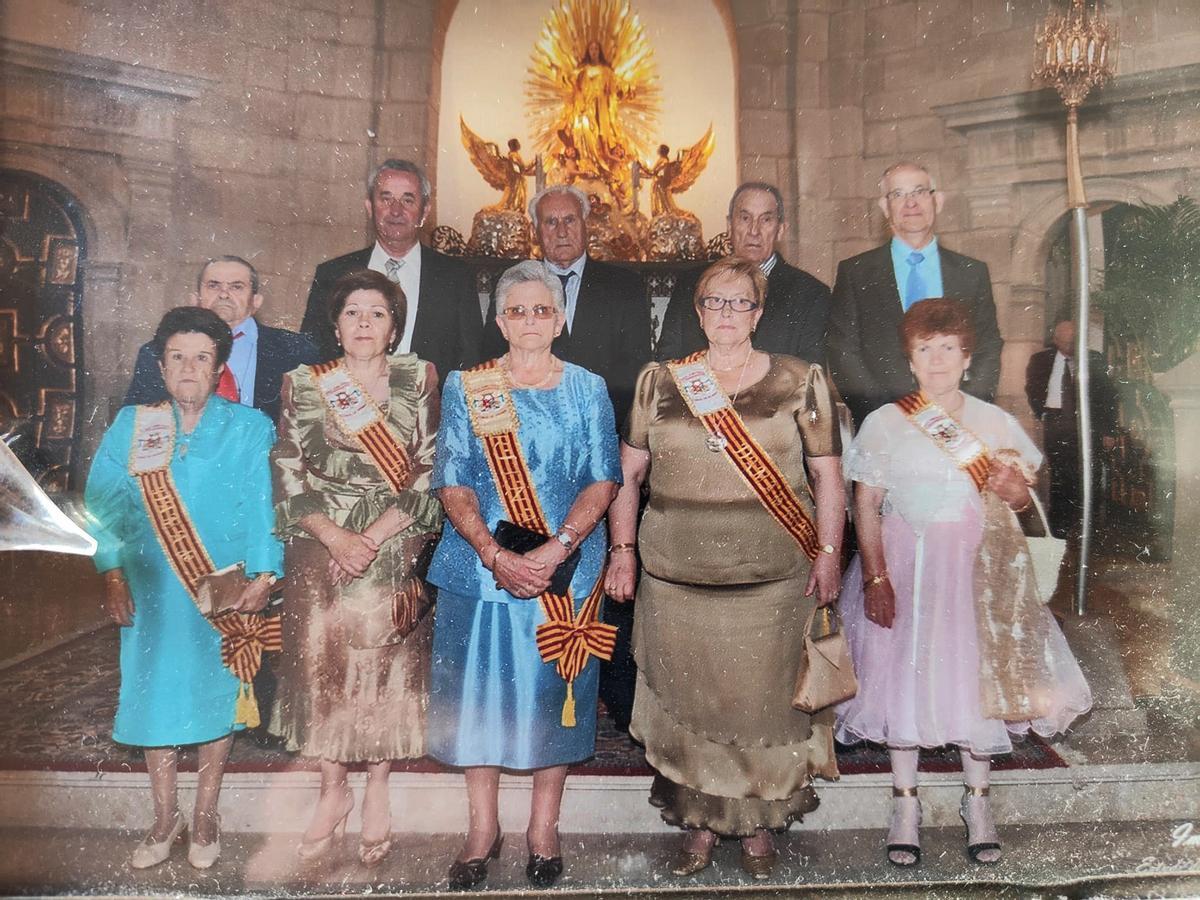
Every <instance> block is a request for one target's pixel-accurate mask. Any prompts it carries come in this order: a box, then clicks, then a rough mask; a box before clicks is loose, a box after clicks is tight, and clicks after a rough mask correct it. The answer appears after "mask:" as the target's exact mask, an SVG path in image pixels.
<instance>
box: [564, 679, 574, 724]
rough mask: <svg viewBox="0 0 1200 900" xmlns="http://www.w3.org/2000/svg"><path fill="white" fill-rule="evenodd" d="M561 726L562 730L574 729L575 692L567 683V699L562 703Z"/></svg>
mask: <svg viewBox="0 0 1200 900" xmlns="http://www.w3.org/2000/svg"><path fill="white" fill-rule="evenodd" d="M562 726H563V728H574V727H575V692H574V690H572V688H571V682H569V681H568V682H567V699H566V700H564V701H563V708H562Z"/></svg>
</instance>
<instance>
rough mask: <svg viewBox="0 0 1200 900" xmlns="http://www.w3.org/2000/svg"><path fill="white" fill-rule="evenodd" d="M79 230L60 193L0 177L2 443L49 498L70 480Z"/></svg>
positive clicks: (49, 185) (72, 206)
mask: <svg viewBox="0 0 1200 900" xmlns="http://www.w3.org/2000/svg"><path fill="white" fill-rule="evenodd" d="M81 222H82V217H81V215H80V209H79V206H78V204H77V203H76V201H75V199H74V198H73V197H71V196H70V195H69V194H68V193H67V192H66V191H65V190H63V189H62V188H61V187H60V186H59V185H57V184H54V183H53V182H50V181H47V180H45V179H43V178H39V177H37V176H35V175H30V174H28V173H25V172H16V171H10V170H5V169H0V434H5V435H6V438H5V439H6V441H7V442H8V443H9V446H10V447H12V449H13V451H14V452H15V453H16V454H17V456H18V458H19V459H20V460H21V462H22V463H24V464H25V466H26V468H28V469H29V470H30V471H31V472H32V473H33V474H34V475H35V476H36V477H37V479H38V481H39V482H40V483H41V484H42V485H43V486H44V487H46V488H47V489H48V490H67V489H69V488H72V487H74V486H75V482H76V475H77V474H78V473H77V472H76V471H75V463H76V460H75V456H76V453H77V446H78V435H79V421H78V418H79V410H80V408H81V407H80V400H81V397H80V388H81V386H82V377H81V376H82V365H81V358H80V341H81V337H82V329H81V320H80V311H81V309H82V304H81V300H82V290H83V287H82V286H83V279H82V269H83V265H82V264H83V259H84V255H85V250H86V248H85V246H84V234H83V231H82V228H81Z"/></svg>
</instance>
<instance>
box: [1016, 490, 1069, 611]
mask: <svg viewBox="0 0 1200 900" xmlns="http://www.w3.org/2000/svg"><path fill="white" fill-rule="evenodd" d="M1029 496H1030V497H1031V498H1032V499H1033V505H1034V508H1036V509H1037V512H1038V518H1040V519H1041V520H1042V532H1043V535H1044V536H1043V537H1031V536H1030V535H1025V542H1026V543H1027V544H1028V545H1029V555H1030V557H1032V559H1033V580H1034V581H1035V582H1037V592H1038V596H1039V597H1041V598H1042V602H1043V603H1049V602H1050V598H1051V597H1053V596H1054V589H1055V588H1056V587H1058V570H1059V568H1060V567H1061V566H1062V558H1063V554H1064V553H1066V552H1067V542H1066V540H1064V539H1063V538H1056V537H1054V536H1053V535H1052V534H1051V533H1050V522H1049V521H1048V520H1047V519H1046V511H1045V510H1044V509H1042V501H1041V500H1039V499H1038V495H1037V493H1035V492H1034V490H1033V489H1032V488H1030V491H1029Z"/></svg>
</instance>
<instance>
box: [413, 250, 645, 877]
mask: <svg viewBox="0 0 1200 900" xmlns="http://www.w3.org/2000/svg"><path fill="white" fill-rule="evenodd" d="M564 306H565V304H564V299H563V291H562V285H561V283H560V282H559V280H558V279H557V278H555V277H554V276H553V275H550V274H549V273H548V272H547V271H546V269H545V268H544V266H543V265H542V264H541V263H538V262H532V261H531V262H524V263H519V264H517V265H516V266H513V267H512V268H510V269H509V270H507V271H506V272H505V273H504V274H503V275H502V276H501V278H500V280H499V282H498V283H497V286H496V309H497V314H496V322H497V325H498V326H499V328H500V331H501V333H502V334H503V335H504V337H505V339H506V340H507V341H508V345H509V350H508V353H506V354H505V355H504V356H502V357H501V358H500V359H498V360H493V361H491V362H489V363H484V364H483V365H482V366H480V367H478V368H477V369H473V370H470V371H468V372H453V373H451V375H450V377H449V378H448V379H447V380H446V389H445V391H444V392H443V395H442V426H441V430H440V431H439V432H438V448H437V459H436V462H435V464H434V474H433V487H434V488H435V489H437V490H438V491H439V496H440V497H441V499H442V504H443V506H444V507H445V510H446V516H447V518H448V519H449V521H448V522H447V524H446V526H445V529H444V531H443V534H442V540H441V543H440V544H439V546H438V549H437V552H436V553H435V555H434V559H433V564H432V566H431V568H430V572H429V580H430V581H431V582H432V583H434V584H436V585H437V586H438V587H439V588H440V592H439V597H438V605H437V613H436V618H435V622H434V643H433V670H432V689H431V691H430V701H429V752H430V754H431V755H433V756H434V757H436V758H437V759H439V760H441V761H442V762H445V763H448V764H450V765H454V766H460V767H463V768H465V769H466V781H467V794H468V799H469V803H470V821H469V828H468V833H467V838H466V843H465V845H464V846H463V849H462V851H461V853H460V854H459V856H458V858H457V859H455V861H454V863H453V864H452V865H451V867H450V873H449V878H450V886H451V887H454V888H457V889H471V888H474V887H477V886H478V885H479V884H481V883H482V882H483V880H484V879H485V878H486V877H487V864H488V862H489V861H490V860H491V859H493V858H495V857H496V856H497V855H498V853H499V851H500V844H501V832H500V823H499V819H498V809H497V797H498V789H499V781H500V771H501V769H509V770H518V771H532V772H533V796H532V801H531V808H530V817H529V825H528V828H527V830H526V841H527V844H528V848H529V861H528V864H527V866H526V870H525V871H526V875H527V877H528V878H529V881H530V882H531V883H532V884H533V885H534V886H536V887H547V886H549V885H551V884H553V883H554V882H555V880H556V879H557V878H558V876H559V875H560V874H561V873H562V856H561V850H560V846H559V838H558V817H559V807H560V805H561V802H562V792H563V786H564V784H565V782H566V776H567V766H568V765H569V764H570V763H573V762H578V761H580V760H583V759H586V758H587V757H589V756H591V755H592V753H593V750H594V745H595V736H596V694H597V687H598V675H599V660H598V659H596V658H593V657H596V656H599V657H601V658H606V657H607V656H609V655H611V652H612V650H611V648H612V639H613V633H612V632H613V631H614V630H613V629H612V628H611V627H610V626H606V625H603V624H601V623H600V622H599V621H598V620H599V614H600V608H599V605H600V600H601V590H600V585H599V580H600V574H601V569H602V568H603V563H604V557H605V538H606V533H605V529H604V527H603V525H602V524H600V523H601V520H602V518H603V517H604V512H605V510H606V508H607V507H608V504H609V503H610V502H611V501H612V499H613V497H614V496H615V494H616V490H617V485H618V484H619V482H620V480H621V467H620V461H619V458H618V454H617V440H616V430H615V425H614V421H613V410H612V404H611V403H610V401H609V399H608V394H607V392H606V391H605V387H604V381H603V380H602V379H601V378H600V377H599V376H597V375H594V374H592V373H591V372H588V371H587V370H585V369H581V368H579V367H578V366H574V365H571V364H570V363H564V362H562V361H561V360H559V359H557V358H556V357H555V356H554V355H553V353H552V352H551V344H552V343H553V341H554V338H555V337H557V336H558V334H559V333H561V331H562V329H563V325H564V322H565V315H564ZM508 522H511V523H513V524H515V525H516V526H520V527H522V528H525V529H528V530H529V532H532V535H530V534H529V533H528V532H527V533H526V538H527V540H529V544H528V547H531V548H532V549H528V548H526V549H523V550H522V548H521V546H520V545H518V544H516V543H515V542H513V541H511V540H508V539H506V538H505V537H504V529H505V528H506V527H507V526H506V525H505V524H504V523H508ZM496 535H499V536H500V538H501V539H500V540H498V539H497V536H496ZM576 552H578V554H579V555H578V563H577V566H576V568H575V569H574V574H573V576H572V577H571V578H570V582H569V583H570V589H569V591H566V590H563V588H562V585H561V583H559V584H556V585H555V590H556V591H559V592H561V593H555V592H554V591H552V590H550V588H551V584H552V578H553V576H554V575H555V572H556V571H559V572H560V575H559V579H560V582H561V581H562V580H564V579H565V578H566V572H567V569H566V568H565V567H564V569H559V566H560V565H561V564H563V563H564V561H565V560H567V559H568V557H571V556H572V555H573V554H575V553H576ZM567 565H568V566H569V565H571V563H568V564H567ZM568 620H570V621H568ZM573 626H574V627H573Z"/></svg>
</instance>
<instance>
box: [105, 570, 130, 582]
mask: <svg viewBox="0 0 1200 900" xmlns="http://www.w3.org/2000/svg"><path fill="white" fill-rule="evenodd" d="M104 580H105V581H106V582H109V581H119V582H120V583H121V584H125V583H126V579H125V573H124V572H122V571H121V570H120V569H109V570H108V571H107V572H105V573H104Z"/></svg>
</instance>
